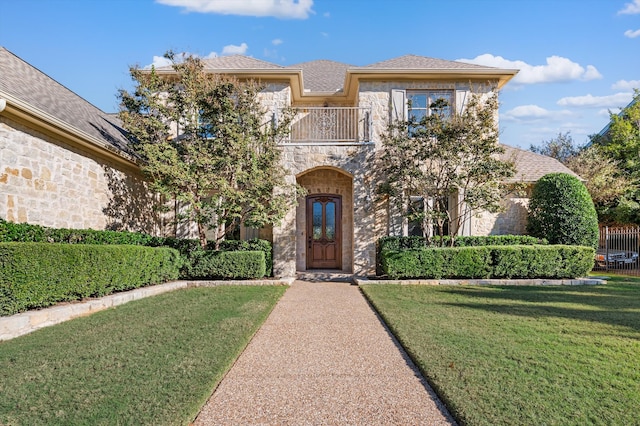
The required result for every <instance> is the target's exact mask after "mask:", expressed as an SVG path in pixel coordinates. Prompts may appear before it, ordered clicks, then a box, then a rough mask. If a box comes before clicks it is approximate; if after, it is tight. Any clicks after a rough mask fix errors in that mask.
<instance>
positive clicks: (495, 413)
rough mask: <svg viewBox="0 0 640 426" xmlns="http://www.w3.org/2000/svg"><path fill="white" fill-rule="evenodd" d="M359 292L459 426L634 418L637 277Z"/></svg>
mask: <svg viewBox="0 0 640 426" xmlns="http://www.w3.org/2000/svg"><path fill="white" fill-rule="evenodd" d="M363 292H364V293H365V295H366V296H367V297H368V298H369V300H370V301H371V302H372V304H373V305H374V307H375V308H376V309H377V310H378V312H379V313H380V314H381V316H382V317H383V319H384V321H385V322H386V323H387V325H388V326H389V328H390V329H391V330H392V332H393V333H394V334H395V335H396V337H397V338H398V340H399V341H400V342H401V344H402V345H403V346H404V348H405V349H406V350H407V352H408V353H409V355H410V356H411V358H412V359H413V360H414V362H415V363H416V365H417V366H418V368H419V369H420V370H421V371H422V373H423V375H424V376H425V377H426V378H427V380H428V381H429V382H430V383H431V385H432V386H433V387H434V389H435V390H436V392H437V393H438V395H439V396H440V397H441V398H442V400H443V401H444V402H445V404H446V405H447V406H448V408H449V410H450V411H451V413H452V414H453V415H454V417H455V418H456V419H457V420H458V422H459V423H460V424H463V425H532V424H536V425H585V424H601V425H638V424H640V417H639V414H638V413H640V279H637V278H625V277H612V278H611V279H610V280H609V283H608V284H606V285H601V286H581V287H555V286H554V287H507V286H503V287H501V286H495V287H470V286H469V287H463V286H461V287H453V286H452V287H445V286H439V287H430V286H399V285H370V286H364V287H363Z"/></svg>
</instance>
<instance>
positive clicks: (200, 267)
mask: <svg viewBox="0 0 640 426" xmlns="http://www.w3.org/2000/svg"><path fill="white" fill-rule="evenodd" d="M186 273H187V275H188V276H189V277H190V278H192V279H248V278H262V277H264V276H265V273H266V262H265V256H264V252H263V251H257V250H254V251H214V250H200V251H195V252H193V253H192V254H191V258H190V264H189V265H188V266H187V268H186Z"/></svg>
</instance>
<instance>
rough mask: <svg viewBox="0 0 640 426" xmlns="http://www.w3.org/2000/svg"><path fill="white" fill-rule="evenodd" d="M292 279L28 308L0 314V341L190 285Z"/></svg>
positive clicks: (176, 284) (165, 287)
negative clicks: (29, 309)
mask: <svg viewBox="0 0 640 426" xmlns="http://www.w3.org/2000/svg"><path fill="white" fill-rule="evenodd" d="M293 280H294V279H293V278H284V279H263V280H228V281H171V282H168V283H165V284H158V285H154V286H149V287H140V288H136V289H133V290H129V291H123V292H119V293H114V294H110V295H108V296H104V297H101V298H97V299H89V300H82V301H77V302H69V303H65V304H58V305H56V306H52V307H50V308H44V309H37V310H31V311H27V312H21V313H19V314H15V315H11V316H7V317H0V341H3V340H10V339H13V338H15V337H19V336H22V335H25V334H29V333H31V332H32V331H35V330H38V329H40V328H44V327H48V326H50V325H55V324H59V323H61V322H65V321H68V320H71V319H74V318H78V317H83V316H86V315H91V314H93V313H96V312H99V311H103V310H105V309H109V308H113V307H115V306H119V305H123V304H125V303H128V302H131V301H133V300H138V299H144V298H145V297H149V296H156V295H158V294H162V293H167V292H170V291H174V290H179V289H183V288H193V287H216V286H222V285H291V283H293Z"/></svg>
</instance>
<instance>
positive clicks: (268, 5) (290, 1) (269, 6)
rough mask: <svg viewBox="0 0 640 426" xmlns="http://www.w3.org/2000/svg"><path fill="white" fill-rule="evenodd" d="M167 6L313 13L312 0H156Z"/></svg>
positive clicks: (291, 15)
mask: <svg viewBox="0 0 640 426" xmlns="http://www.w3.org/2000/svg"><path fill="white" fill-rule="evenodd" d="M156 2H158V3H160V4H164V5H167V6H177V7H183V8H184V9H185V11H186V12H198V13H218V14H221V15H241V16H258V17H264V16H272V17H275V18H282V19H307V18H308V17H309V15H310V14H312V13H314V11H313V10H312V9H311V7H312V6H313V0H156Z"/></svg>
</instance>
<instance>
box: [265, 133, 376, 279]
mask: <svg viewBox="0 0 640 426" xmlns="http://www.w3.org/2000/svg"><path fill="white" fill-rule="evenodd" d="M373 152H374V146H373V145H351V146H331V145H293V144H292V145H285V146H284V153H283V162H284V166H285V168H286V169H287V170H288V173H289V174H288V180H289V182H290V183H294V182H296V181H297V183H298V184H300V185H301V186H303V187H306V188H307V189H308V190H309V193H310V194H313V193H332V194H339V195H342V196H343V208H342V219H343V222H342V223H343V230H342V231H343V248H342V256H343V258H342V263H343V265H342V267H343V270H344V271H345V272H353V273H354V274H356V275H370V274H373V273H374V272H375V257H376V253H375V241H376V240H377V238H378V236H382V235H384V234H382V233H381V232H380V229H381V228H382V227H381V226H379V222H380V218H379V217H378V216H379V214H378V213H376V210H375V208H374V198H375V183H374V182H373V180H372V178H371V175H370V173H368V172H369V171H370V170H368V167H369V165H370V163H371V161H372V155H373ZM298 203H299V204H298V206H297V207H292V208H291V210H290V211H289V213H288V214H287V216H286V217H285V219H284V220H283V222H282V223H281V224H280V225H279V226H276V227H274V229H273V238H274V272H275V274H276V276H291V275H294V274H295V272H296V270H305V269H306V267H305V263H306V258H305V256H306V254H305V251H304V247H305V245H304V242H305V233H306V230H305V222H306V219H305V218H306V216H305V210H306V206H305V205H304V199H301V200H298Z"/></svg>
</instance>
